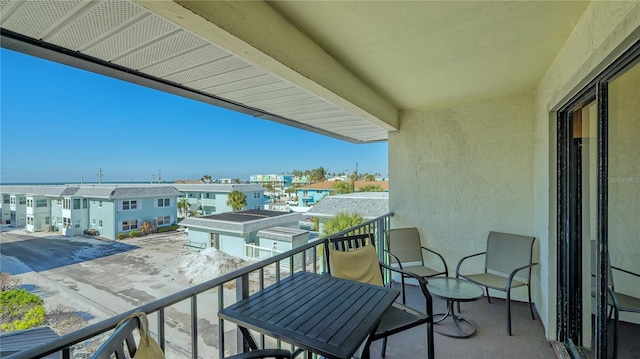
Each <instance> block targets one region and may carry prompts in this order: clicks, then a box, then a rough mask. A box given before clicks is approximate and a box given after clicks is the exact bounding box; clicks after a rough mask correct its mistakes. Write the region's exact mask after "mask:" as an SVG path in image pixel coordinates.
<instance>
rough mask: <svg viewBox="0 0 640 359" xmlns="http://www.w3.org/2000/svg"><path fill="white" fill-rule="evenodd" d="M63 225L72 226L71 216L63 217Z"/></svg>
mask: <svg viewBox="0 0 640 359" xmlns="http://www.w3.org/2000/svg"><path fill="white" fill-rule="evenodd" d="M62 225H63V226H64V227H65V228H71V218H66V217H64V218H62Z"/></svg>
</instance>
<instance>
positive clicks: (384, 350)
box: [382, 337, 387, 358]
mask: <svg viewBox="0 0 640 359" xmlns="http://www.w3.org/2000/svg"><path fill="white" fill-rule="evenodd" d="M385 355H387V337H384V338H382V357H383V358H384V357H385Z"/></svg>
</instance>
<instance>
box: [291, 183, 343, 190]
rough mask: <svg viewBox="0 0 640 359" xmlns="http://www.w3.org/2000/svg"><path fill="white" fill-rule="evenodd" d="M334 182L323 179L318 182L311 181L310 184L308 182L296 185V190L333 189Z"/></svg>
mask: <svg viewBox="0 0 640 359" xmlns="http://www.w3.org/2000/svg"><path fill="white" fill-rule="evenodd" d="M334 183H335V182H333V181H323V182H318V183H312V184H308V185H306V186H302V187H298V191H299V190H305V189H307V190H308V189H326V190H331V189H333V185H334Z"/></svg>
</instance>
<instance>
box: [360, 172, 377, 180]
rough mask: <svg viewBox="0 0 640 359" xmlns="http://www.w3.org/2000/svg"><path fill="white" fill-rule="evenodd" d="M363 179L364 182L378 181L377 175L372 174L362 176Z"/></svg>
mask: <svg viewBox="0 0 640 359" xmlns="http://www.w3.org/2000/svg"><path fill="white" fill-rule="evenodd" d="M362 179H363V180H364V181H375V180H376V176H375V175H372V174H371V173H365V174H364V175H363V176H362Z"/></svg>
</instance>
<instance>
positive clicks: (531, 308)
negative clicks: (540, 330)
mask: <svg viewBox="0 0 640 359" xmlns="http://www.w3.org/2000/svg"><path fill="white" fill-rule="evenodd" d="M527 290H528V291H529V310H531V319H533V320H536V317H535V315H534V314H533V303H531V286H530V285H527Z"/></svg>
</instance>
